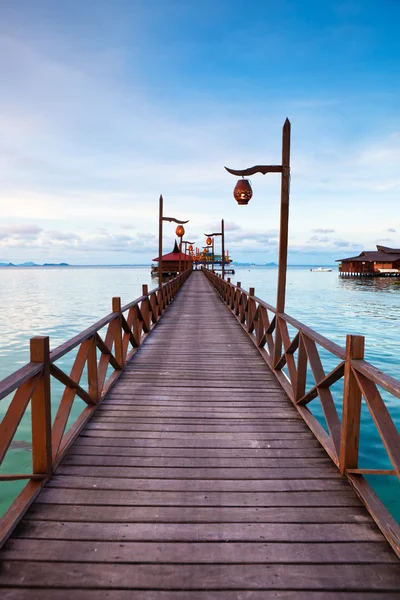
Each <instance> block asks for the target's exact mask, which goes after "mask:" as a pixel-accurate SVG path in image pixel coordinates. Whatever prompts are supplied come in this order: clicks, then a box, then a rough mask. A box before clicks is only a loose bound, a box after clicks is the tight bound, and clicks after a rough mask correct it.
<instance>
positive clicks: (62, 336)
mask: <svg viewBox="0 0 400 600" xmlns="http://www.w3.org/2000/svg"><path fill="white" fill-rule="evenodd" d="M316 266H318V265H316ZM235 270H236V273H235V275H233V276H231V278H232V281H233V282H234V283H236V282H237V281H241V283H242V287H244V288H245V289H248V288H249V287H255V292H256V295H257V296H259V297H260V298H262V299H264V300H265V301H266V302H268V303H270V304H272V305H275V295H276V279H277V269H276V268H265V267H264V268H263V267H252V268H244V267H240V268H239V267H238V268H235ZM143 283H148V284H149V289H151V288H153V287H156V281H155V280H153V281H152V280H151V278H150V268H149V267H68V268H51V269H50V268H47V269H46V268H43V269H39V268H34V269H32V268H31V269H29V268H26V269H24V268H18V269H11V268H3V269H1V270H0V298H1V310H2V320H1V322H0V379H3V378H4V377H6V376H7V375H9V374H10V373H12V372H14V371H16V370H17V369H19V368H20V367H21V366H23V365H24V364H26V363H27V362H28V361H29V339H30V337H32V336H34V335H49V336H50V342H51V348H55V347H57V346H58V345H59V344H61V343H62V342H64V341H66V340H68V339H70V338H71V337H72V336H73V335H75V334H77V333H79V332H80V331H82V330H83V329H85V328H86V327H87V326H89V325H91V324H92V323H94V322H95V321H97V320H98V319H99V318H101V317H103V316H105V315H106V314H108V313H109V312H110V311H111V298H112V297H113V296H120V297H121V298H122V303H126V302H129V301H130V300H133V299H134V298H136V297H137V296H140V295H141V289H142V284H143ZM286 312H287V313H288V314H290V315H291V316H293V317H294V318H296V319H298V320H299V321H301V322H303V323H304V324H306V325H308V326H309V327H311V328H313V329H315V330H316V331H318V332H319V333H321V334H323V335H325V336H326V337H327V338H329V339H331V340H333V341H335V342H336V343H338V344H339V345H341V346H343V347H344V345H345V336H346V334H347V333H352V334H362V335H365V336H366V348H365V358H366V360H368V361H370V362H371V363H372V364H374V365H375V366H376V367H378V368H379V369H381V370H383V371H384V372H386V373H388V374H389V375H392V376H393V377H395V378H396V379H400V360H399V349H400V343H399V333H400V280H395V279H372V280H365V281H364V280H360V279H341V278H339V277H338V274H337V271H333V272H331V273H315V272H314V273H313V272H310V268H309V267H292V268H289V269H288V276H287V303H286ZM72 354H73V353H72ZM73 358H74V356H71V355H68V356H66V357H64V358H63V359H61V361H60V363H59V366H61V367H63V368H66V369H67V370H68V367H70V366H71V364H72V361H73ZM321 359H322V361H323V365H324V368H325V371H326V372H328V371H329V370H331V369H332V368H333V367H334V366H335V365H336V364H337V362H338V360H337V359H335V357H331V356H329V355H328V353H326V352H324V351H322V352H321ZM308 384H309V386H311V385H312V381H311V376H310V377H309V381H308ZM342 385H343V384H342V383H341V382H338V383H337V384H335V386H333V387H332V391H333V393H334V397H335V400H337V405H338V409H339V412H340V410H341V402H340V398H341V393H342ZM61 393H62V386H60V385H58V384H57V382H52V396H53V403H54V406H55V407H56V406H58V402H59V398H60V397H61ZM383 396H384V398H385V401H386V404H387V406H388V409H389V411H390V414H391V415H392V418H393V419H394V420H395V422H396V424H397V427H398V428H400V400H398V399H396V398H393V397H390V396H389V395H388V394H383ZM8 400H9V399H5V400H3V401H1V402H0V416H1V415H2V414H4V412H5V410H6V408H7V406H8ZM75 404H76V406H74V409H73V412H72V417H71V420H72V419H73V418H75V417H76V416H77V415H78V414H79V413H80V411H81V410H82V408H83V403H82V402H81V400H79V399H77V400H76V401H75ZM309 407H310V408H311V409H312V410H313V412H314V413H315V414H316V415H317V416H318V417H319V418H320V419H321V422H322V423H323V424H324V422H323V418H322V412H321V409H320V407H319V405H318V400H317V399H316V400H314V401H313V402H312V403H311V404H310V405H309ZM15 440H16V441H17V443H16V444H14V447H13V449H12V450H11V451H9V452H8V456H7V458H6V460H5V461H4V463H3V465H2V467H1V468H0V472H29V471H30V469H31V454H30V451H29V443H30V415H29V411H27V414H26V416H25V417H24V419H23V420H22V422H21V424H20V427H19V429H18V432H17V435H16V437H15ZM360 466H363V467H366V468H390V463H389V462H388V459H387V456H386V452H385V450H384V448H383V445H382V443H381V441H380V438H379V436H378V434H377V432H376V428H375V426H374V424H373V422H372V419H371V418H370V416H369V413H368V410H367V409H366V407H365V406H364V407H363V414H362V435H361V440H360ZM370 482H371V484H372V485H373V486H374V489H375V490H376V492H377V493H378V494H379V495H380V497H381V498H382V499H383V500H384V502H385V504H386V506H387V507H388V508H389V509H390V511H391V512H392V514H394V515H395V516H396V518H397V519H399V520H400V499H399V498H400V493H399V491H400V487H399V483H398V480H397V479H396V478H395V477H379V478H378V477H375V478H370ZM23 485H24V484H23V483H15V482H12V483H7V484H1V486H0V514H1V512H3V511H4V509H5V507H6V506H7V505H8V504H9V502H10V501H11V500H12V498H13V497H14V496H15V494H16V492H17V491H18V490H19V489H21V488H22V486H23Z"/></svg>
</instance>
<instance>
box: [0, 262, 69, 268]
mask: <svg viewBox="0 0 400 600" xmlns="http://www.w3.org/2000/svg"><path fill="white" fill-rule="evenodd" d="M0 267H69V264H68V263H64V262H62V263H44V264H43V265H37V264H36V263H34V262H24V263H20V264H17V265H15V264H14V263H1V262H0Z"/></svg>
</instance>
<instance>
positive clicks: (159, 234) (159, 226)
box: [158, 195, 189, 287]
mask: <svg viewBox="0 0 400 600" xmlns="http://www.w3.org/2000/svg"><path fill="white" fill-rule="evenodd" d="M163 204H164V199H163V197H162V195H161V196H160V204H159V217H158V285H159V287H161V286H162V235H163V229H162V224H163V221H169V222H170V223H171V222H172V221H173V222H174V223H178V224H179V225H184V224H185V223H189V221H179V220H178V219H175V218H174V217H164V215H163ZM182 229H183V228H182ZM182 235H183V234H182Z"/></svg>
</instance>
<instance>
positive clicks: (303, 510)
mask: <svg viewBox="0 0 400 600" xmlns="http://www.w3.org/2000/svg"><path fill="white" fill-rule="evenodd" d="M53 481H54V480H53ZM28 518H29V520H30V521H76V522H87V523H91V522H92V523H102V522H106V523H122V522H123V523H138V522H141V521H144V522H153V523H155V522H159V523H169V522H172V523H203V522H204V523H243V522H250V523H258V522H260V523H363V522H364V523H370V517H369V515H368V513H367V511H366V509H365V508H364V507H361V506H359V507H355V506H353V507H352V506H349V507H347V508H346V510H343V507H335V506H329V507H319V506H313V507H304V506H296V507H285V506H279V507H259V506H257V507H251V506H250V507H248V506H240V507H235V506H217V507H216V506H213V507H203V506H198V507H196V510H193V507H191V506H189V507H186V506H179V507H175V506H101V505H100V506H96V505H91V506H86V505H85V504H82V505H79V504H78V505H74V504H72V505H71V504H40V499H39V500H38V502H36V503H35V504H34V505H33V506H32V507H31V509H30V511H29V517H28ZM386 547H387V546H386ZM389 554H390V555H392V554H391V551H389ZM377 558H379V557H378V555H377Z"/></svg>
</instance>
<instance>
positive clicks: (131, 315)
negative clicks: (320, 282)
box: [0, 270, 191, 546]
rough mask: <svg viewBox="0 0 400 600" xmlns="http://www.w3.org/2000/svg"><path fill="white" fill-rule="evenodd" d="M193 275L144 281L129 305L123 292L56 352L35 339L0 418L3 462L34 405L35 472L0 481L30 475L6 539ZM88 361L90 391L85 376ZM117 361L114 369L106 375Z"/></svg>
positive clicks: (2, 533)
mask: <svg viewBox="0 0 400 600" xmlns="http://www.w3.org/2000/svg"><path fill="white" fill-rule="evenodd" d="M190 274H191V270H187V271H184V272H183V273H181V274H180V275H178V276H177V277H175V278H174V279H172V280H170V281H168V282H167V283H164V284H163V285H162V287H157V288H154V289H153V290H151V291H147V286H143V292H145V293H143V295H142V296H140V297H139V298H137V299H136V300H134V301H132V302H129V303H128V304H125V305H124V306H121V301H120V298H113V302H112V312H111V313H109V314H108V315H107V316H105V317H103V318H102V319H100V320H99V321H97V322H96V323H94V324H93V325H91V326H90V327H88V328H87V329H85V330H84V331H82V332H81V333H79V334H78V335H76V336H74V337H73V338H71V339H70V340H68V341H67V342H64V343H63V344H61V345H60V346H58V347H57V348H56V349H55V350H53V351H52V352H50V351H49V339H48V338H32V340H31V362H30V363H29V364H27V365H25V366H24V367H22V368H21V369H19V370H18V371H16V372H15V373H13V374H11V375H9V376H8V377H6V378H5V379H4V380H3V381H2V382H0V400H1V399H2V398H6V397H7V396H10V395H11V394H12V393H13V392H15V393H14V395H13V397H12V399H11V402H10V404H9V406H8V408H7V411H6V413H5V415H4V417H3V418H2V420H1V422H0V464H1V463H2V461H3V459H4V458H5V456H6V455H7V451H8V450H9V447H10V444H11V442H12V440H13V438H14V436H15V433H16V431H17V429H18V426H19V424H20V422H21V419H22V417H23V416H24V414H25V412H26V409H27V407H28V405H29V403H31V407H32V447H33V449H32V453H33V460H32V465H33V472H32V473H31V474H27V475H24V474H21V473H9V474H5V475H4V476H1V477H0V481H12V480H23V479H27V480H28V483H27V485H26V486H25V488H24V489H23V490H22V492H21V493H20V494H19V496H18V497H17V498H16V500H15V501H14V503H13V504H12V505H11V507H10V508H9V510H8V511H7V513H6V515H5V516H4V517H3V518H2V520H1V523H0V546H1V544H2V543H3V541H4V540H5V539H6V538H7V537H8V535H9V534H10V532H11V531H12V530H13V528H14V527H15V526H16V524H17V523H18V522H19V520H20V519H21V518H22V516H23V514H24V513H25V512H26V510H27V508H28V507H29V505H30V504H31V502H32V501H33V500H34V498H35V497H36V496H37V494H38V492H39V491H40V487H41V486H43V485H44V483H45V482H46V481H47V480H48V479H49V478H50V477H51V476H52V472H53V470H54V468H55V467H56V466H57V465H58V463H59V462H60V460H61V459H62V457H63V456H64V454H65V452H66V451H67V450H68V448H69V446H70V445H71V444H72V442H73V441H74V439H75V438H76V436H77V435H78V434H79V432H80V431H81V429H82V428H83V427H84V426H85V424H86V422H87V421H88V419H89V418H90V417H91V416H92V414H93V412H94V411H95V410H96V409H97V408H98V406H99V403H100V402H101V401H102V400H103V399H104V397H105V395H106V394H107V393H108V391H109V390H110V388H111V387H112V385H113V384H114V383H115V381H116V380H117V379H118V377H119V376H120V375H121V373H122V371H123V369H124V367H125V365H126V364H127V363H128V362H129V361H130V360H131V358H132V357H133V355H134V354H135V352H136V351H137V349H138V348H139V346H140V345H141V344H142V342H143V341H144V339H145V338H146V337H147V335H148V334H149V333H150V332H151V330H152V329H153V328H154V327H155V326H156V324H157V322H158V320H159V319H160V317H161V315H162V314H163V312H164V310H165V309H166V308H167V306H168V304H169V303H170V302H171V301H172V300H173V299H174V297H175V296H176V294H177V292H178V291H179V289H180V288H181V286H182V285H183V283H184V282H185V281H186V279H187V278H188V276H189V275H190ZM104 327H107V331H106V334H105V336H102V335H101V334H100V332H101V330H102V329H103V328H104ZM77 347H79V349H78V352H77V354H76V357H75V359H74V362H73V365H72V368H71V372H70V373H66V372H65V371H64V370H63V369H62V368H60V367H59V366H58V365H56V364H55V363H56V361H58V360H59V359H60V358H62V357H63V356H65V355H66V354H68V353H69V352H71V351H72V350H74V349H75V348H77ZM85 366H86V367H87V376H88V384H87V388H88V389H87V390H86V389H85V388H84V387H83V384H82V383H81V378H82V375H83V373H84V372H85ZM110 366H111V367H112V368H113V373H111V375H110V376H109V377H108V378H107V373H108V369H109V367H110ZM52 377H53V378H54V379H56V380H57V381H58V382H60V383H61V384H62V385H63V386H64V393H63V395H62V398H61V400H60V403H59V406H58V410H57V412H56V416H55V418H54V422H52V418H51V386H50V380H51V378H52ZM76 396H79V397H80V398H81V399H82V400H83V401H84V406H83V410H82V412H81V414H80V415H79V416H78V417H77V418H76V420H75V422H74V423H73V424H72V426H71V427H70V428H69V429H68V430H67V423H68V419H69V416H70V413H71V408H72V405H73V403H74V400H75V397H76ZM52 408H54V407H52Z"/></svg>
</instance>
